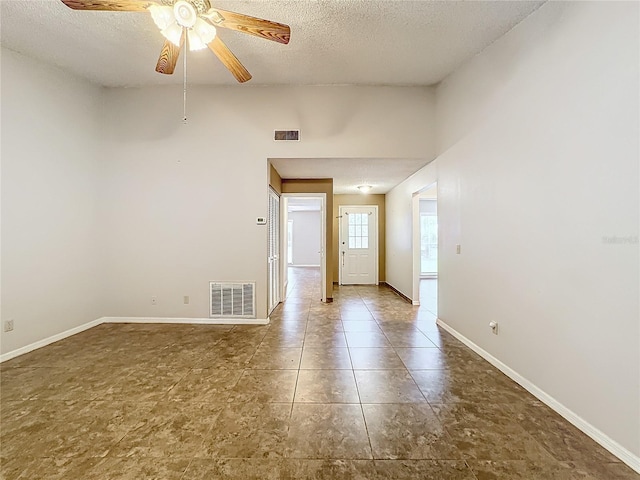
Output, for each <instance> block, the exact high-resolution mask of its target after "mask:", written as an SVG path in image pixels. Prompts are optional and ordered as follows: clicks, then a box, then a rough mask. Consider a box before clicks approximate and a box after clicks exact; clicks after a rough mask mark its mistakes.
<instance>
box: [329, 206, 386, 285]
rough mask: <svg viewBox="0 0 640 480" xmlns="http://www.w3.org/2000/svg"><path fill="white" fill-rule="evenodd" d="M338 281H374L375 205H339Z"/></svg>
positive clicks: (376, 234)
mask: <svg viewBox="0 0 640 480" xmlns="http://www.w3.org/2000/svg"><path fill="white" fill-rule="evenodd" d="M339 219H340V222H339V225H340V229H339V237H338V238H339V239H338V242H339V247H340V248H339V253H338V255H339V269H340V272H339V280H340V285H378V206H377V205H357V206H356V205H341V206H340V209H339Z"/></svg>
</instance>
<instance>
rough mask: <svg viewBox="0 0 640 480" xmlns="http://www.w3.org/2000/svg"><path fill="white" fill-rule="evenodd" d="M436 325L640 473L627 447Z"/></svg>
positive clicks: (639, 460)
mask: <svg viewBox="0 0 640 480" xmlns="http://www.w3.org/2000/svg"><path fill="white" fill-rule="evenodd" d="M436 323H437V324H438V325H439V326H440V327H442V328H443V329H444V330H446V331H447V332H449V333H450V334H451V335H453V336H454V337H456V338H457V339H458V340H460V341H461V342H462V343H464V344H465V345H466V346H467V347H469V348H470V349H471V350H473V351H474V352H476V353H477V354H478V355H480V356H481V357H482V358H484V359H485V360H486V361H488V362H489V363H490V364H492V365H493V366H494V367H496V368H497V369H498V370H500V371H501V372H502V373H504V374H505V375H507V376H508V377H509V378H511V379H512V380H513V381H514V382H516V383H517V384H519V385H521V386H522V387H523V388H525V389H526V390H527V391H529V393H531V394H532V395H533V396H534V397H536V398H537V399H538V400H540V401H541V402H542V403H544V404H546V405H547V406H548V407H550V408H551V409H552V410H554V411H555V412H557V413H558V414H560V415H561V416H562V417H564V418H565V419H566V420H567V421H569V422H570V423H571V424H573V425H574V426H575V427H577V428H579V429H580V430H582V431H583V432H584V433H585V434H587V435H588V436H589V437H591V438H592V439H593V440H595V441H596V442H598V443H599V444H600V445H602V446H603V447H604V448H606V449H607V450H608V451H609V452H611V453H612V454H613V455H615V456H616V457H618V458H619V459H620V460H622V461H623V462H624V463H626V464H627V465H629V466H630V467H631V468H632V469H634V470H635V471H636V472H638V473H640V456H638V455H635V454H634V453H633V452H631V451H629V450H627V449H626V448H625V447H623V446H622V445H620V444H619V443H618V442H616V441H615V440H613V439H612V438H611V437H609V436H608V435H606V434H605V433H604V432H602V431H601V430H599V429H598V428H596V427H594V426H593V425H591V424H590V423H589V422H587V421H586V420H585V419H584V418H582V417H580V416H579V415H578V414H576V413H575V412H573V410H571V409H569V408H567V407H566V406H564V405H563V404H562V403H560V402H559V401H558V400H556V399H555V398H553V397H552V396H551V395H549V394H548V393H547V392H545V391H544V390H542V389H541V388H539V387H538V386H536V385H535V384H533V383H532V382H530V381H529V380H527V379H526V378H525V377H523V376H522V375H520V374H519V373H518V372H516V371H515V370H513V369H512V368H511V367H509V366H507V365H506V364H504V363H502V362H501V361H500V360H498V359H497V358H496V357H494V356H493V355H491V354H490V353H489V352H487V351H486V350H484V349H483V348H482V347H480V346H478V345H476V344H475V343H474V342H472V341H471V340H469V339H468V338H467V337H465V336H464V335H462V334H461V333H460V332H458V331H457V330H455V329H453V328H452V327H450V326H449V325H447V324H446V323H444V322H443V321H442V320H440V319H439V318H438V319H437V320H436Z"/></svg>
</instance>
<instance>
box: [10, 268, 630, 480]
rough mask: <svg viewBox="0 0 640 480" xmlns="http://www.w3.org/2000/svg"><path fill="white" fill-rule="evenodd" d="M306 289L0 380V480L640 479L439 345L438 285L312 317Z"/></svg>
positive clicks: (460, 352) (353, 301)
mask: <svg viewBox="0 0 640 480" xmlns="http://www.w3.org/2000/svg"><path fill="white" fill-rule="evenodd" d="M317 273H318V272H317V271H316V270H314V269H298V271H297V272H293V273H292V275H291V276H290V277H289V287H288V295H289V297H288V299H287V301H286V302H285V303H284V304H283V305H281V306H279V307H278V308H277V309H276V310H275V311H274V312H273V314H272V315H271V323H270V325H267V326H247V325H245V326H215V325H183V324H182V325H171V324H164V325H160V324H103V325H100V326H98V327H95V328H92V329H89V330H86V331H84V332H82V333H80V334H77V335H74V336H72V337H69V338H66V339H64V340H62V341H60V342H56V343H54V344H52V345H49V346H46V347H43V348H41V349H38V350H35V351H33V352H30V353H28V354H25V355H22V356H20V357H17V358H15V359H12V360H10V361H8V362H4V363H2V364H0V387H1V389H0V472H1V473H0V477H2V478H3V479H7V480H14V479H18V478H19V479H20V480H24V479H29V480H34V479H35V480H37V479H47V480H55V479H59V478H60V479H65V480H66V479H69V480H75V479H82V480H94V479H100V480H103V479H107V480H108V479H136V480H138V479H140V480H142V479H158V480H161V479H162V480H171V479H176V480H177V479H182V480H189V479H207V480H209V479H215V478H223V479H225V478H226V479H242V480H246V479H260V480H263V479H266V480H270V479H272V480H289V479H291V480H301V479H315V480H319V479H324V480H337V479H340V480H351V479H353V480H356V479H357V480H382V479H384V480H387V479H396V480H409V479H414V478H420V479H438V480H458V479H459V480H472V479H473V480H486V479H511V478H512V479H514V480H517V479H527V480H529V479H531V480H548V479H549V480H560V479H562V480H565V479H566V480H577V479H582V480H593V479H598V480H605V479H606V480H640V475H638V474H637V473H635V472H633V471H632V470H631V469H630V468H629V467H627V466H626V465H624V464H623V463H621V462H620V461H619V460H618V459H617V458H616V457H614V456H612V455H611V454H610V453H608V452H607V451H606V450H604V449H603V448H602V447H600V446H599V445H597V444H596V443H595V442H593V441H592V440H591V439H590V438H588V437H587V436H586V435H584V434H583V433H581V432H580V431H578V430H577V429H576V428H575V427H573V426H572V425H570V424H569V423H568V422H566V421H565V420H564V419H563V418H561V417H560V416H559V415H557V414H555V413H554V412H552V411H551V410H550V409H548V408H547V407H546V406H544V405H542V404H540V403H539V402H538V401H537V400H536V399H535V398H534V397H532V396H531V395H530V394H529V393H528V392H526V391H525V390H524V389H523V388H522V387H520V386H518V385H517V384H515V383H514V382H512V381H511V380H510V379H509V378H508V377H506V376H505V375H503V374H502V373H501V372H499V371H498V370H496V369H495V368H494V367H493V366H492V365H490V364H489V363H488V362H486V361H484V360H483V359H481V358H480V357H479V356H478V355H477V354H475V353H474V352H473V351H471V350H469V349H468V348H467V347H465V346H464V345H462V344H461V343H460V342H459V341H458V340H456V339H455V338H454V337H452V336H451V335H450V334H448V333H446V332H445V331H444V330H442V329H441V328H439V327H438V326H437V325H436V324H435V312H436V310H435V308H433V307H435V300H436V298H437V296H436V294H435V288H434V285H433V284H430V285H431V287H430V288H431V290H430V291H428V292H427V295H426V298H427V302H426V303H425V304H424V305H423V306H420V307H416V306H412V305H410V304H408V303H406V302H404V300H402V299H400V297H398V296H397V295H396V294H395V293H393V292H392V291H391V290H389V289H388V288H386V287H376V286H343V287H337V288H336V289H335V291H334V302H333V303H331V304H322V303H320V302H319V301H318V296H319V275H317ZM421 288H422V286H421ZM430 304H431V305H430ZM374 317H375V320H374ZM343 330H344V331H343ZM381 345H382V346H381ZM427 400H428V401H429V402H430V403H426V402H427ZM360 402H362V404H361V403H360ZM374 457H375V460H373V458H374ZM472 470H473V471H472Z"/></svg>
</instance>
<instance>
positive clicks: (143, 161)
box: [102, 86, 435, 318]
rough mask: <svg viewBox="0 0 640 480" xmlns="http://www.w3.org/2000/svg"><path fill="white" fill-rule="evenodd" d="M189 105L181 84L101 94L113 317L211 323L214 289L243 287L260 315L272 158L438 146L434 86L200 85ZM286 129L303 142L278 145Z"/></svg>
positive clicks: (417, 153) (390, 153) (406, 152)
mask: <svg viewBox="0 0 640 480" xmlns="http://www.w3.org/2000/svg"><path fill="white" fill-rule="evenodd" d="M188 108H189V122H188V124H187V125H183V124H182V122H181V118H182V90H181V88H179V87H158V88H145V89H114V90H108V91H107V92H106V94H105V102H104V110H103V112H104V131H105V134H106V135H107V137H108V141H109V145H110V147H109V159H108V161H107V162H106V176H105V179H104V182H105V195H104V197H103V198H102V202H103V203H104V205H105V212H106V215H105V217H104V218H103V221H104V222H105V226H106V232H107V233H106V243H107V245H108V246H109V247H108V250H107V251H106V253H105V255H106V257H107V263H108V265H109V278H108V286H107V289H106V294H107V296H108V298H109V302H108V312H107V315H109V316H163V317H207V316H208V292H207V289H208V282H209V281H211V280H227V281H240V280H243V281H257V282H258V285H257V305H258V312H257V313H258V317H259V318H260V317H262V318H264V317H265V316H266V278H267V262H266V258H267V252H266V245H267V240H266V234H267V232H266V227H264V226H257V225H256V224H255V219H256V217H258V216H266V213H267V171H268V170H267V168H268V165H267V159H268V158H282V157H285V158H286V157H294V158H296V157H297V158H305V157H311V158H318V157H328V158H331V157H392V158H393V157H398V158H402V157H411V158H416V157H425V156H429V155H431V156H433V152H434V150H435V144H434V141H433V132H435V126H434V111H435V106H434V94H433V90H431V89H429V88H391V87H288V88H287V87H250V86H241V87H229V88H219V87H218V88H215V87H195V86H194V87H190V89H189V107H188ZM399 119H401V120H402V121H399ZM283 126H286V127H287V128H300V129H301V132H302V133H301V138H302V141H300V142H291V143H285V144H281V143H274V141H273V140H272V136H273V130H274V128H282V127H283ZM424 132H427V134H425V133H424ZM184 295H189V296H190V297H191V304H190V305H183V302H182V299H183V296H184ZM152 296H157V298H158V304H157V305H155V306H152V305H151V301H150V299H151V297H152Z"/></svg>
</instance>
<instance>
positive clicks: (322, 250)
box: [280, 192, 327, 302]
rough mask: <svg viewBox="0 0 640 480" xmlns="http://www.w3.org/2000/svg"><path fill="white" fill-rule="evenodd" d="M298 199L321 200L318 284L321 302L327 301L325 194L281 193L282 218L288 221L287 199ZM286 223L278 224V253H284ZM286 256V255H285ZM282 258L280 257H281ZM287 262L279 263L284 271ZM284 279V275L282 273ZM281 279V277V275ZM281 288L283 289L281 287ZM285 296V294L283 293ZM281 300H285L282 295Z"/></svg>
mask: <svg viewBox="0 0 640 480" xmlns="http://www.w3.org/2000/svg"><path fill="white" fill-rule="evenodd" d="M291 197H298V198H319V199H320V200H321V206H320V282H321V283H322V286H321V288H322V301H323V302H326V301H327V252H326V250H327V194H326V193H320V192H309V193H283V194H281V195H280V199H281V200H283V199H284V202H280V211H281V213H282V210H283V209H284V218H285V219H287V220H288V212H287V209H288V204H289V200H288V199H289V198H291ZM280 218H281V219H282V218H283V217H282V215H281V216H280ZM287 228H288V222H280V251H281V252H286V251H287V249H286V243H284V242H286V239H287V230H286V229H287ZM285 256H286V255H285ZM281 258H282V257H281ZM286 260H287V261H283V262H281V266H282V268H283V269H285V270H286V268H287V267H288V263H287V262H288V260H289V259H288V258H287V259H286ZM284 275H285V278H286V273H284ZM281 278H282V275H281ZM283 288H285V287H284V286H283ZM284 293H285V294H286V292H284ZM282 298H283V299H284V298H286V297H285V296H284V295H283V296H282Z"/></svg>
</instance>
